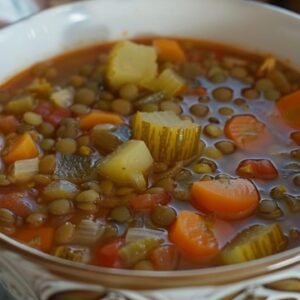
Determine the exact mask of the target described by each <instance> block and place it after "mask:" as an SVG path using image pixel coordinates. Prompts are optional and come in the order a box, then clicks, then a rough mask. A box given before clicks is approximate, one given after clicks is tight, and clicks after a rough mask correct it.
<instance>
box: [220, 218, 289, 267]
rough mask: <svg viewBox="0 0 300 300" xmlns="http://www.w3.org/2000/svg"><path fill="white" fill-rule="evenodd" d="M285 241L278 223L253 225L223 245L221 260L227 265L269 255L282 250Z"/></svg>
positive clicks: (285, 238)
mask: <svg viewBox="0 0 300 300" xmlns="http://www.w3.org/2000/svg"><path fill="white" fill-rule="evenodd" d="M287 242H288V240H287V237H286V236H285V235H284V234H283V232H282V229H281V227H280V225H279V224H277V223H276V224H272V225H253V226H251V227H249V228H247V229H246V230H244V231H242V232H241V233H240V234H238V235H237V236H236V237H235V238H234V239H233V240H232V241H231V242H229V243H228V244H227V245H225V247H224V248H223V250H222V252H221V261H222V263H223V264H226V265H228V264H237V263H242V262H246V261H250V260H254V259H258V258H261V257H265V256H269V255H272V254H275V253H278V252H280V251H282V250H284V249H285V248H286V246H287Z"/></svg>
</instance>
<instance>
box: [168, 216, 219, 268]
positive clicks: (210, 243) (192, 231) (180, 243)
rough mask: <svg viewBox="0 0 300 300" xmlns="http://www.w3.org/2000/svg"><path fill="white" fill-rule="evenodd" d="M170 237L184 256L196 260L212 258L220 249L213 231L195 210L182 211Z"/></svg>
mask: <svg viewBox="0 0 300 300" xmlns="http://www.w3.org/2000/svg"><path fill="white" fill-rule="evenodd" d="M169 238H170V240H171V242H173V243H174V244H175V245H176V247H177V248H178V249H179V251H180V252H181V253H182V255H183V256H185V257H186V258H187V259H189V260H191V261H194V262H198V263H199V262H202V261H203V259H204V258H207V259H209V258H212V257H214V256H215V255H216V254H217V253H218V251H219V248H218V242H217V240H216V238H215V237H214V234H213V232H212V231H211V230H210V228H209V227H208V226H207V225H206V222H205V220H204V219H203V217H201V216H200V215H198V214H196V213H195V212H191V211H181V212H180V213H179V214H178V216H177V219H176V221H175V223H174V224H173V225H172V227H171V228H170V231H169Z"/></svg>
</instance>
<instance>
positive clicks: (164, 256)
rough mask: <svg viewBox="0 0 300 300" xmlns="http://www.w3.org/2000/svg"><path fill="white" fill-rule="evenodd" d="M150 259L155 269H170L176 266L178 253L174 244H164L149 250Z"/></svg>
mask: <svg viewBox="0 0 300 300" xmlns="http://www.w3.org/2000/svg"><path fill="white" fill-rule="evenodd" d="M150 260H151V262H152V263H153V266H154V268H155V270H159V271H171V270H175V269H176V268H177V265H178V262H179V253H178V250H177V249H176V247H175V246H174V245H165V246H161V247H158V248H156V249H154V250H153V251H152V252H151V255H150Z"/></svg>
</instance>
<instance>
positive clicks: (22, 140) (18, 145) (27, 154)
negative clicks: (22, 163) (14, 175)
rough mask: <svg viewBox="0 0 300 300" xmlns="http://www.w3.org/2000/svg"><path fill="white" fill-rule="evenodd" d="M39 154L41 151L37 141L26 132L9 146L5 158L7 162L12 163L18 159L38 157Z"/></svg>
mask: <svg viewBox="0 0 300 300" xmlns="http://www.w3.org/2000/svg"><path fill="white" fill-rule="evenodd" d="M38 154H39V152H38V148H37V146H36V144H35V142H34V141H33V139H32V137H31V135H30V134H29V133H28V132H26V133H24V134H22V135H21V136H18V137H17V138H16V140H15V141H14V142H13V143H12V144H11V145H9V146H8V148H7V149H6V154H5V155H4V156H3V159H4V161H5V162H6V163H7V164H11V163H13V162H15V161H17V160H22V159H29V158H33V157H36V156H37V155H38Z"/></svg>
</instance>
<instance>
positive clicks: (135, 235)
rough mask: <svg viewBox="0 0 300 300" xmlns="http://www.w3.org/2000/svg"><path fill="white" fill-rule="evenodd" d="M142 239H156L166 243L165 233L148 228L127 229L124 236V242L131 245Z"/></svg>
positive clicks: (166, 236)
mask: <svg viewBox="0 0 300 300" xmlns="http://www.w3.org/2000/svg"><path fill="white" fill-rule="evenodd" d="M142 239H156V240H164V241H167V239H168V235H167V232H166V231H162V230H154V229H149V228H129V229H128V231H127V234H126V238H125V242H126V243H132V242H135V241H137V240H142Z"/></svg>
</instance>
